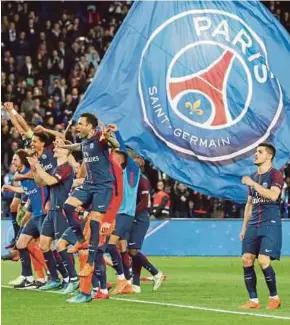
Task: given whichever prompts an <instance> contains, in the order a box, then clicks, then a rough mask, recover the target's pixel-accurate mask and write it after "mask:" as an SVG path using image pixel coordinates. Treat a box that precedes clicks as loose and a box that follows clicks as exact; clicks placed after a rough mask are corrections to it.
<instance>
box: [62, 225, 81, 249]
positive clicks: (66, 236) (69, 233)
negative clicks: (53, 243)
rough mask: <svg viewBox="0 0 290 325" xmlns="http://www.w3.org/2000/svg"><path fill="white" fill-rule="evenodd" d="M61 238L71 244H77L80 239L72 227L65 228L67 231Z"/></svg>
mask: <svg viewBox="0 0 290 325" xmlns="http://www.w3.org/2000/svg"><path fill="white" fill-rule="evenodd" d="M60 239H63V240H65V241H67V242H68V243H69V244H70V245H75V244H76V242H77V241H78V239H77V237H76V235H75V233H74V232H73V231H72V229H71V228H70V227H69V228H67V229H66V230H65V232H64V233H63V234H62V235H61V237H60Z"/></svg>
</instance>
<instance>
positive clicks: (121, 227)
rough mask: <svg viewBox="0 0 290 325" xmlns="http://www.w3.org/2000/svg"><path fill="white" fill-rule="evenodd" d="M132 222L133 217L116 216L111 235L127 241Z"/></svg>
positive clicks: (125, 215) (121, 214)
mask: <svg viewBox="0 0 290 325" xmlns="http://www.w3.org/2000/svg"><path fill="white" fill-rule="evenodd" d="M133 220H134V217H132V216H128V215H127V214H124V213H120V214H117V217H116V225H115V229H114V230H113V232H112V235H116V236H118V237H120V239H128V236H129V233H130V230H131V226H132V223H133Z"/></svg>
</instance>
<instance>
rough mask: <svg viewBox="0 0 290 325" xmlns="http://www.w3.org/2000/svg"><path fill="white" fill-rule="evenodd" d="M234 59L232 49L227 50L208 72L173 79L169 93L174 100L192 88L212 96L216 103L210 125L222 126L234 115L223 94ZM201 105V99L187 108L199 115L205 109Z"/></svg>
mask: <svg viewBox="0 0 290 325" xmlns="http://www.w3.org/2000/svg"><path fill="white" fill-rule="evenodd" d="M233 59H234V54H233V53H232V52H230V51H225V52H224V53H223V54H222V55H221V57H220V58H219V59H218V60H217V61H215V62H214V64H213V65H211V66H210V67H209V68H208V69H207V71H206V72H201V73H200V74H198V75H196V74H195V75H194V76H192V77H190V78H186V80H183V81H171V82H170V84H169V93H170V96H171V98H172V100H174V98H175V97H176V96H177V95H178V94H180V93H181V92H184V91H186V90H191V89H192V90H197V91H199V92H201V93H203V94H204V95H205V96H206V97H208V98H210V99H211V101H212V103H213V104H214V105H213V106H214V108H213V109H214V110H215V111H214V117H213V119H212V121H211V123H210V126H220V125H225V124H227V123H229V122H231V121H232V117H231V115H230V112H229V111H228V109H227V107H226V103H225V100H226V98H224V96H223V93H224V92H223V90H224V87H226V85H225V80H226V76H227V75H228V73H229V70H230V68H231V63H232V61H233ZM189 104H190V105H191V107H190V105H189ZM199 106H200V101H199V100H197V101H195V103H193V104H191V103H188V102H187V103H186V108H189V109H190V110H191V113H193V112H196V113H197V114H198V115H201V114H202V113H203V110H201V109H200V107H199ZM194 107H198V110H197V109H194Z"/></svg>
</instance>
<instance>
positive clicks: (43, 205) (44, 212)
mask: <svg viewBox="0 0 290 325" xmlns="http://www.w3.org/2000/svg"><path fill="white" fill-rule="evenodd" d="M40 193H41V207H42V211H43V214H46V211H45V203H46V202H45V196H44V188H43V187H40Z"/></svg>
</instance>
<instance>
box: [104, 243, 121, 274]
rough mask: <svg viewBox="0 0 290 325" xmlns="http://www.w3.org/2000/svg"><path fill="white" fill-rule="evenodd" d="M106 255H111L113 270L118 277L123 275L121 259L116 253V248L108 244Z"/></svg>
mask: <svg viewBox="0 0 290 325" xmlns="http://www.w3.org/2000/svg"><path fill="white" fill-rule="evenodd" d="M107 250H108V253H109V254H110V255H111V258H112V263H113V268H114V269H115V270H116V272H117V274H118V275H121V274H124V269H123V263H122V258H121V256H120V254H119V252H118V251H117V247H116V245H114V244H108V248H107Z"/></svg>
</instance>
